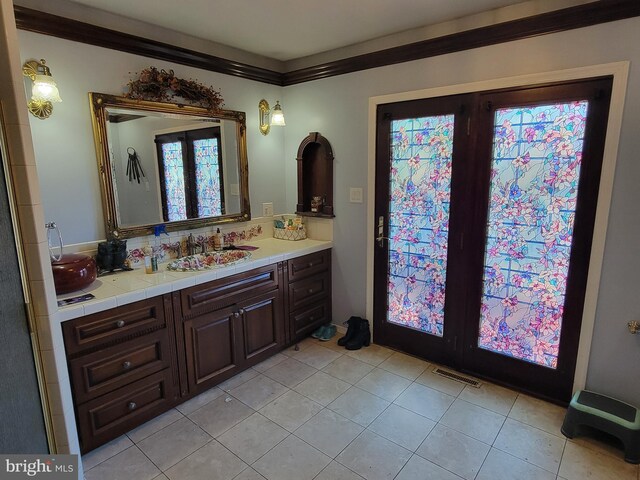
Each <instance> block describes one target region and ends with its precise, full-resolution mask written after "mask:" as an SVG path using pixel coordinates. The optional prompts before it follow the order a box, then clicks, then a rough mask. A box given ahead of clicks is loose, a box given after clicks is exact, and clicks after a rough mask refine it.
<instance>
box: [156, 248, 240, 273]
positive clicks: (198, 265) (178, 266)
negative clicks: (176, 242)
mask: <svg viewBox="0 0 640 480" xmlns="http://www.w3.org/2000/svg"><path fill="white" fill-rule="evenodd" d="M250 257H251V252H245V251H243V250H226V251H224V252H212V253H206V254H198V255H189V256H186V257H182V258H180V259H178V260H174V261H173V262H171V263H169V264H168V265H167V270H175V271H182V272H187V271H197V270H208V269H211V268H220V267H227V266H229V265H233V264H235V263H238V262H241V261H243V260H247V259H249V258H250Z"/></svg>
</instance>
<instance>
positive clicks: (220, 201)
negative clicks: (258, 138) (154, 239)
mask: <svg viewBox="0 0 640 480" xmlns="http://www.w3.org/2000/svg"><path fill="white" fill-rule="evenodd" d="M89 97H90V104H91V113H92V120H93V132H94V138H95V144H96V154H97V160H98V169H99V174H100V184H101V189H102V201H103V208H104V217H105V218H104V220H105V228H106V231H107V236H108V237H110V238H130V237H135V236H141V235H149V234H151V233H153V226H154V225H158V224H166V226H167V230H182V229H187V228H197V227H203V226H207V225H214V224H220V223H225V222H238V221H246V220H249V219H250V218H251V212H250V207H249V181H248V167H247V163H248V162H247V145H246V123H245V114H244V112H238V111H234V110H220V111H217V112H215V113H211V112H210V111H209V110H207V109H205V108H202V107H196V106H188V105H178V104H173V103H165V102H151V101H146V100H134V99H130V98H125V97H118V96H114V95H107V94H102V93H90V94H89Z"/></svg>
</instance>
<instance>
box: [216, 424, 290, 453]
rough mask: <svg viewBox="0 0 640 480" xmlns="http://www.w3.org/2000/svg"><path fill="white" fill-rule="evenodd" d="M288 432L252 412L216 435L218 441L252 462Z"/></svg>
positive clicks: (282, 438)
mask: <svg viewBox="0 0 640 480" xmlns="http://www.w3.org/2000/svg"><path fill="white" fill-rule="evenodd" d="M287 435H289V432H287V431H286V430H285V429H284V428H282V427H281V426H279V425H277V424H275V423H273V422H272V421H271V420H269V419H268V418H266V417H264V416H262V415H260V414H259V413H254V414H253V415H251V416H250V417H249V418H247V419H245V420H243V421H242V422H240V423H239V424H238V425H236V426H235V427H233V428H232V429H230V430H227V431H226V432H225V433H223V434H222V435H220V437H218V441H219V442H220V443H222V444H223V445H224V446H225V447H227V448H228V449H229V450H231V451H232V452H233V453H235V454H236V455H237V456H239V457H240V458H241V459H242V460H244V461H245V462H247V463H248V464H252V463H253V462H255V461H256V460H257V459H258V458H260V457H261V456H262V455H264V454H265V453H267V452H268V451H269V450H271V449H272V448H273V447H274V446H276V445H277V444H278V443H280V442H281V441H282V440H284V439H285V438H286V437H287Z"/></svg>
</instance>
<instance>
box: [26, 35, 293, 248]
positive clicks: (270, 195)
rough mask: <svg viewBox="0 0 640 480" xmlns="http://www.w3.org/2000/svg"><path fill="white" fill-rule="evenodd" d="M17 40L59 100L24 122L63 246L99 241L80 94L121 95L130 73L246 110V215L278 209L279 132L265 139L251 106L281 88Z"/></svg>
mask: <svg viewBox="0 0 640 480" xmlns="http://www.w3.org/2000/svg"><path fill="white" fill-rule="evenodd" d="M18 38H19V42H20V56H21V58H22V60H23V61H24V60H27V59H32V58H36V59H40V58H44V59H46V61H47V65H49V66H50V68H51V72H52V74H53V76H54V78H55V79H56V81H57V82H58V87H59V90H60V95H61V97H62V100H63V101H62V103H59V104H55V106H54V112H53V115H52V116H51V117H50V118H48V119H46V120H39V119H37V118H35V117H33V116H31V115H30V116H29V117H30V124H31V129H32V133H33V142H34V148H35V154H36V160H37V165H38V174H39V176H40V179H41V181H40V184H41V190H42V192H41V193H42V199H43V202H42V203H43V205H44V209H45V218H46V220H47V221H51V220H55V221H56V222H57V224H58V226H59V227H60V229H61V230H62V233H63V235H64V239H65V243H67V244H73V243H82V242H91V241H96V240H101V239H104V238H105V233H104V225H103V216H102V203H101V197H100V186H99V183H98V170H97V167H96V154H95V147H94V142H93V133H92V128H91V117H90V111H89V100H88V95H87V94H88V92H100V93H109V94H114V95H120V94H122V93H123V92H124V89H125V86H126V84H127V82H128V81H129V80H130V79H132V78H134V76H135V72H139V71H140V70H141V69H143V68H145V67H148V66H150V65H154V66H156V67H158V68H165V69H171V68H172V69H174V71H175V72H176V74H177V75H178V76H179V77H182V78H193V79H197V80H199V81H200V82H202V83H204V84H207V85H212V86H213V87H215V88H219V89H220V90H221V92H222V96H223V97H224V100H225V108H228V109H231V110H239V111H243V112H246V114H247V152H248V157H249V195H250V199H251V211H252V214H253V216H259V215H261V212H262V208H261V204H262V203H263V202H273V204H274V210H275V211H276V212H285V186H284V178H285V174H284V168H285V166H284V163H283V155H282V152H283V146H284V131H283V129H277V128H276V129H273V131H272V132H271V133H270V134H269V135H268V136H266V137H265V136H263V135H261V134H260V132H259V130H258V102H259V101H260V99H261V98H266V99H267V100H268V101H269V102H274V101H275V100H276V99H277V98H280V95H281V91H282V89H281V88H280V87H277V86H272V85H266V84H264V83H259V82H254V81H251V80H244V79H240V78H236V77H231V76H228V75H222V74H217V73H213V72H207V71H203V70H199V69H196V68H190V67H184V66H181V65H172V64H169V63H166V62H161V61H157V60H154V59H149V58H145V57H141V56H138V55H131V54H128V53H122V52H117V51H115V50H108V49H105V48H98V47H94V46H91V45H86V44H81V43H76V42H71V41H68V40H63V39H59V38H55V37H50V36H44V35H39V34H35V33H31V32H25V31H19V37H18ZM29 88H30V86H29ZM29 93H30V92H29ZM43 228H44V227H43Z"/></svg>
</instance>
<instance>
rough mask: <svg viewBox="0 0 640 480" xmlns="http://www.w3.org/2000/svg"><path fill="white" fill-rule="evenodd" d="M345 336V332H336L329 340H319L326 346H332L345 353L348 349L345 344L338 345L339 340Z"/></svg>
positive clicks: (333, 348) (332, 348)
mask: <svg viewBox="0 0 640 480" xmlns="http://www.w3.org/2000/svg"><path fill="white" fill-rule="evenodd" d="M343 336H344V333H340V332H336V334H335V335H334V336H333V337H332V338H331V340H329V341H327V342H318V343H319V344H320V345H321V346H323V347H324V348H330V349H331V350H335V351H336V352H340V353H345V352H346V351H347V350H346V348H344V346H340V345H338V340H339V339H341V338H342V337H343Z"/></svg>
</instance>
